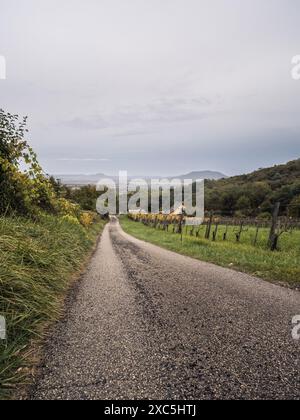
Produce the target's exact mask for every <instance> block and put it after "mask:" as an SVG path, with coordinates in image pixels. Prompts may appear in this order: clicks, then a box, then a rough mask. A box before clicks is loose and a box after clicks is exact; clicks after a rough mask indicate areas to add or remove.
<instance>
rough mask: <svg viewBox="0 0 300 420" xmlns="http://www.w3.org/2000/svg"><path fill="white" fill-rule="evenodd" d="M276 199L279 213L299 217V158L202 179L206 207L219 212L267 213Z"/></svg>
mask: <svg viewBox="0 0 300 420" xmlns="http://www.w3.org/2000/svg"><path fill="white" fill-rule="evenodd" d="M278 201H279V202H280V203H281V214H286V215H290V216H294V217H300V159H297V160H294V161H291V162H288V163H286V164H284V165H276V166H273V167H271V168H266V169H259V170H257V171H255V172H252V173H250V174H247V175H240V176H234V177H230V178H226V179H221V180H217V181H207V182H206V209H207V210H214V211H218V212H220V213H221V214H223V215H228V216H232V215H234V214H236V213H238V214H240V213H242V214H243V215H245V216H257V215H259V214H264V215H265V216H267V215H268V214H271V212H272V209H273V207H274V204H275V203H276V202H278Z"/></svg>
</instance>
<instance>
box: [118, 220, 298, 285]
mask: <svg viewBox="0 0 300 420" xmlns="http://www.w3.org/2000/svg"><path fill="white" fill-rule="evenodd" d="M120 222H121V225H122V227H123V229H124V230H125V231H126V232H127V233H129V234H131V235H133V236H134V237H136V238H138V239H141V240H144V241H148V242H151V243H153V244H155V245H158V246H161V247H163V248H166V249H169V250H171V251H174V252H178V253H180V254H183V255H188V256H191V257H193V258H197V259H199V260H202V261H206V262H211V263H214V264H217V265H220V266H222V267H229V268H232V269H235V270H239V271H242V272H246V273H249V274H253V275H255V276H258V277H261V278H264V279H266V280H269V281H273V282H280V283H284V284H286V285H288V286H290V287H298V286H299V285H300V231H299V230H296V231H293V233H285V234H283V235H282V236H281V237H280V241H279V247H280V251H276V252H271V251H269V250H268V249H267V245H266V244H267V238H268V230H267V229H261V230H260V232H259V237H258V242H257V246H255V247H254V246H253V242H254V238H255V234H256V229H255V228H253V227H249V228H248V231H247V232H244V233H243V234H242V236H241V242H240V243H237V242H236V237H235V231H236V229H237V228H235V227H230V228H229V231H228V237H227V239H228V240H227V241H223V233H224V232H225V229H226V228H225V227H224V226H220V227H219V232H218V235H217V239H216V241H215V242H213V241H212V240H207V239H204V232H205V227H204V226H202V227H201V229H200V234H199V238H196V237H191V236H190V234H189V229H190V228H189V229H186V228H185V229H184V234H183V242H181V237H180V235H178V234H174V233H173V229H172V226H170V228H169V232H166V231H163V230H159V229H154V228H153V227H148V226H145V225H143V224H142V223H140V222H134V221H132V220H130V219H129V218H127V217H121V218H120Z"/></svg>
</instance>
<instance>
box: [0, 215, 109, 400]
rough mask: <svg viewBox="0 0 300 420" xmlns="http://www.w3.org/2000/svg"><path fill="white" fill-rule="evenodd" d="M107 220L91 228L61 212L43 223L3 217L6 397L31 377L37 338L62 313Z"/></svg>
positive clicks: (2, 370) (2, 383)
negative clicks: (66, 295) (32, 345)
mask: <svg viewBox="0 0 300 420" xmlns="http://www.w3.org/2000/svg"><path fill="white" fill-rule="evenodd" d="M103 226H104V222H98V223H96V224H94V225H93V226H91V227H90V228H88V229H86V228H84V227H82V226H81V225H80V224H79V223H78V224H76V223H72V222H71V221H68V220H64V219H62V218H59V217H56V216H43V217H42V218H41V219H40V220H39V222H36V223H34V222H32V221H30V220H28V219H21V218H9V217H0V315H1V316H4V317H5V318H6V323H7V328H8V331H7V337H8V339H7V342H5V341H0V399H1V398H4V397H6V396H7V395H9V394H10V392H11V391H12V390H13V389H14V387H15V386H16V385H19V384H20V383H22V381H24V380H25V379H26V378H27V374H28V372H29V369H28V367H29V366H30V358H29V357H28V356H30V350H31V348H32V347H31V345H30V343H31V340H32V339H34V340H37V341H38V340H39V338H41V337H43V334H44V327H45V326H46V325H48V324H49V323H52V322H53V321H55V320H56V319H57V318H58V317H59V316H60V314H61V309H62V307H63V305H62V303H63V298H64V296H65V294H66V291H67V290H68V288H69V286H70V284H71V280H72V278H73V276H74V274H75V273H78V272H79V270H80V269H81V268H82V267H83V263H84V262H85V260H86V258H87V256H88V255H89V253H90V250H91V249H92V247H93V245H94V244H95V240H96V238H97V236H98V235H99V233H100V232H101V230H102V229H103Z"/></svg>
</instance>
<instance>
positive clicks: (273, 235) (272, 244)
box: [268, 202, 280, 251]
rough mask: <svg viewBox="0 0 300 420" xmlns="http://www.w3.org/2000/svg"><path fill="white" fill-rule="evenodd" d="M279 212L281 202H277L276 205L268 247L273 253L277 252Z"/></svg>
mask: <svg viewBox="0 0 300 420" xmlns="http://www.w3.org/2000/svg"><path fill="white" fill-rule="evenodd" d="M279 210H280V202H277V203H276V204H275V207H274V211H273V216H272V224H271V229H270V235H269V241H268V245H269V248H270V249H271V251H276V250H277V244H278V235H277V233H276V229H277V226H278V217H279Z"/></svg>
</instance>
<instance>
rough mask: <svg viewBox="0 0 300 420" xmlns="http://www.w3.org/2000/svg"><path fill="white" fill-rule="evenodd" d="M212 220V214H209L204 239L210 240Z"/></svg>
mask: <svg viewBox="0 0 300 420" xmlns="http://www.w3.org/2000/svg"><path fill="white" fill-rule="evenodd" d="M213 218H214V214H213V212H210V217H209V222H208V225H207V227H206V233H205V239H209V238H210V232H211V226H212V222H213Z"/></svg>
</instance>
